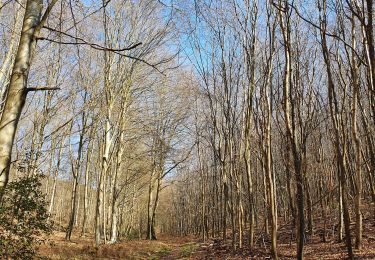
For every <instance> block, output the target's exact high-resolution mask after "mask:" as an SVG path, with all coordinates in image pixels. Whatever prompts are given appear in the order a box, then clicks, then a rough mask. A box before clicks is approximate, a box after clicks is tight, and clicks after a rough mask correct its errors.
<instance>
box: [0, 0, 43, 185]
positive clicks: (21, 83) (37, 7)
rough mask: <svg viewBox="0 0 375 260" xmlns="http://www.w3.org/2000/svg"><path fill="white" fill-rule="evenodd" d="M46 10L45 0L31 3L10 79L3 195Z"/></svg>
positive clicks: (0, 149) (0, 133)
mask: <svg viewBox="0 0 375 260" xmlns="http://www.w3.org/2000/svg"><path fill="white" fill-rule="evenodd" d="M42 9H43V1H42V0H28V1H27V3H26V10H25V16H24V20H23V25H22V32H21V39H20V43H19V45H18V50H17V54H16V58H15V63H14V66H13V70H12V75H11V78H10V84H9V91H8V95H7V98H6V101H5V105H4V110H3V113H2V115H1V120H0V137H1V138H0V192H2V189H3V188H5V186H6V185H7V183H8V179H9V171H10V162H11V154H12V147H13V141H14V137H15V134H16V130H17V125H18V121H19V118H20V116H21V112H22V109H23V106H24V105H25V101H26V95H27V80H28V75H29V70H30V63H31V59H32V56H33V52H34V49H35V45H36V38H35V36H36V33H37V30H38V26H39V25H40V21H41V15H42Z"/></svg>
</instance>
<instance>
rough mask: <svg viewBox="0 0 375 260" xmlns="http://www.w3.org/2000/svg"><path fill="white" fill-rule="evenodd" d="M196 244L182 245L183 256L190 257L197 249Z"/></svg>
mask: <svg viewBox="0 0 375 260" xmlns="http://www.w3.org/2000/svg"><path fill="white" fill-rule="evenodd" d="M197 247H198V246H197V245H196V244H186V245H183V246H182V247H181V256H182V257H190V255H191V254H192V253H194V251H195V250H196V249H197Z"/></svg>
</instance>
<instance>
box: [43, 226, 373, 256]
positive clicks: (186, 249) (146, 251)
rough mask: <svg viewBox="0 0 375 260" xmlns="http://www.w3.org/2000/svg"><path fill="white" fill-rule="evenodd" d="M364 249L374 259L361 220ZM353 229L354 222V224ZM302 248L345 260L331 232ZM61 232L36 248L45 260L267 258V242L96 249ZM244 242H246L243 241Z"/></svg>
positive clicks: (164, 240) (288, 248)
mask: <svg viewBox="0 0 375 260" xmlns="http://www.w3.org/2000/svg"><path fill="white" fill-rule="evenodd" d="M363 224H364V230H363V249H362V250H361V251H358V250H356V251H355V255H356V256H357V259H375V223H374V222H373V221H371V220H369V219H364V221H363ZM352 226H353V228H354V223H353V225H352ZM314 233H315V235H314V236H312V237H311V238H310V239H309V241H308V243H307V244H306V245H305V251H304V252H305V259H346V247H345V244H344V243H343V242H342V243H339V242H337V239H336V237H337V234H334V233H333V230H331V231H329V232H327V234H328V235H327V242H325V243H323V242H322V239H321V236H320V235H319V234H321V230H319V229H317V230H315V232H314ZM291 234H292V232H291V231H290V227H288V226H286V225H285V226H281V227H280V229H279V235H278V243H279V244H278V254H279V258H280V259H295V255H296V244H295V242H291ZM64 235H65V234H64V233H62V232H58V233H55V234H54V235H53V236H52V238H51V242H52V243H51V245H44V246H41V247H40V248H39V251H38V252H39V255H40V257H41V258H44V259H147V260H156V259H160V260H161V259H170V260H173V259H270V251H269V247H270V245H269V239H268V238H267V237H266V236H261V237H257V238H256V242H257V243H256V246H255V248H254V249H253V250H251V251H250V250H249V249H248V248H246V247H245V248H244V249H239V250H236V252H233V251H232V250H231V244H230V241H229V240H228V241H227V243H223V241H222V240H221V239H219V238H218V239H210V240H208V241H206V242H205V243H203V242H202V240H201V239H199V238H196V237H193V236H185V237H171V236H163V235H160V236H159V239H158V240H156V241H148V240H130V241H123V242H120V243H117V244H112V245H103V246H100V247H95V246H94V244H93V238H92V237H91V238H90V237H86V238H80V237H78V236H73V238H72V241H71V242H68V241H65V240H64ZM244 242H245V243H246V240H245V241H244Z"/></svg>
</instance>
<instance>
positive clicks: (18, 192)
mask: <svg viewBox="0 0 375 260" xmlns="http://www.w3.org/2000/svg"><path fill="white" fill-rule="evenodd" d="M41 178H42V176H41V175H39V174H38V175H35V176H30V177H22V178H20V179H18V180H15V181H13V182H10V183H9V184H8V185H7V187H6V188H5V190H4V193H3V197H2V200H1V202H0V258H1V259H4V258H5V259H7V258H11V259H30V258H32V257H33V256H34V255H35V253H36V251H35V250H36V246H38V245H40V244H42V243H44V242H46V240H47V235H48V234H50V233H51V232H52V223H51V222H50V221H49V219H48V212H47V210H46V208H45V206H46V200H45V195H44V194H43V192H42V190H41Z"/></svg>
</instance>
